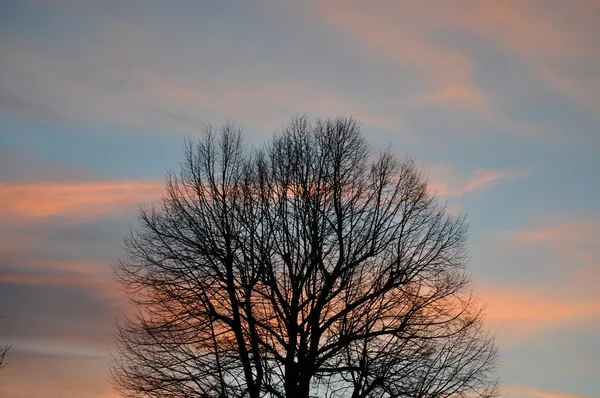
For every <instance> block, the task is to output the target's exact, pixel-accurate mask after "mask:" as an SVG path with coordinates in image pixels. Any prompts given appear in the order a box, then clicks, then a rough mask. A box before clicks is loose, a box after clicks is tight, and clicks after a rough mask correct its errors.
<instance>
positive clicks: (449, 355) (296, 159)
mask: <svg viewBox="0 0 600 398" xmlns="http://www.w3.org/2000/svg"><path fill="white" fill-rule="evenodd" d="M139 220H140V226H139V228H138V229H137V230H136V231H133V232H132V234H131V235H130V236H129V238H128V239H127V240H126V248H127V250H128V257H127V258H126V259H124V260H123V261H122V262H120V263H119V264H118V265H116V267H115V274H116V277H117V279H118V280H119V281H120V283H121V284H122V286H123V287H124V289H125V290H126V292H127V293H128V294H129V297H130V298H131V300H132V302H133V303H134V304H135V306H136V307H137V309H138V313H137V315H136V316H133V317H130V318H127V319H126V320H125V322H124V323H123V324H122V325H120V326H119V330H118V344H119V351H118V354H117V355H116V356H115V361H114V366H113V375H114V383H115V385H116V386H117V388H118V389H120V391H121V392H122V393H124V394H125V395H127V396H132V397H251V398H255V397H279V398H284V397H288V398H289V397H351V398H359V397H364V398H366V397H415V398H416V397H431V398H433V397H436V398H444V397H490V396H493V395H495V394H496V380H495V377H494V368H495V362H496V356H497V350H496V347H495V344H494V342H493V339H492V338H491V337H490V336H489V335H488V334H487V333H486V332H485V331H484V330H483V329H482V318H481V313H480V307H479V306H478V305H477V303H476V302H475V301H474V299H473V297H472V296H471V293H470V285H469V277H468V275H467V274H466V272H465V265H466V258H467V255H466V250H465V240H466V225H465V219H464V217H462V216H459V217H455V216H452V215H449V214H447V212H446V210H445V207H444V206H443V205H440V204H439V203H438V201H437V199H436V198H435V196H434V195H433V194H432V193H431V192H429V191H428V189H427V184H426V181H425V178H424V177H423V175H422V173H421V171H420V170H419V169H418V168H417V167H416V166H415V162H414V161H413V160H412V159H410V158H408V159H399V158H397V157H395V156H394V155H392V154H391V153H389V152H383V153H379V154H373V153H372V152H371V151H370V150H369V148H368V146H367V143H366V141H365V139H364V138H363V136H362V135H361V133H360V129H359V126H358V124H357V123H356V122H355V121H354V120H353V119H351V118H342V117H340V118H337V119H334V120H330V119H327V120H318V121H316V122H315V123H310V122H309V121H308V120H307V118H306V117H302V118H296V119H294V120H292V122H291V123H290V124H289V125H288V126H287V127H285V128H284V129H283V130H282V131H281V132H279V133H278V134H276V135H275V136H274V138H273V139H272V141H271V142H270V143H269V144H268V145H266V146H265V147H264V148H263V149H260V150H251V149H248V146H247V145H246V144H245V143H244V142H243V139H242V133H241V131H240V129H239V128H238V127H237V126H235V125H232V124H228V125H226V126H224V127H223V128H222V129H221V131H220V134H215V133H214V132H213V130H212V129H211V128H210V127H207V128H206V129H205V135H204V138H203V139H201V140H199V141H197V142H188V143H187V144H186V146H185V158H184V161H183V163H182V165H181V171H180V173H179V174H172V175H169V176H168V178H167V182H166V188H165V192H164V197H163V199H162V202H161V204H160V206H158V207H152V208H143V209H142V210H141V215H140V218H139Z"/></svg>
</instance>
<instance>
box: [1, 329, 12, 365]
mask: <svg viewBox="0 0 600 398" xmlns="http://www.w3.org/2000/svg"><path fill="white" fill-rule="evenodd" d="M1 319H2V317H0V320H1ZM8 350H10V346H9V345H5V346H4V347H0V369H2V368H3V367H4V366H6V363H5V362H4V358H5V357H6V353H7V352H8Z"/></svg>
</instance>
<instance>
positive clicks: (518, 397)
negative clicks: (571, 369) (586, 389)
mask: <svg viewBox="0 0 600 398" xmlns="http://www.w3.org/2000/svg"><path fill="white" fill-rule="evenodd" d="M502 391H503V392H504V393H505V394H507V398H591V397H589V396H587V395H580V394H570V393H564V392H557V391H547V390H539V389H536V388H531V387H525V386H522V385H520V384H518V383H514V384H505V385H503V386H502Z"/></svg>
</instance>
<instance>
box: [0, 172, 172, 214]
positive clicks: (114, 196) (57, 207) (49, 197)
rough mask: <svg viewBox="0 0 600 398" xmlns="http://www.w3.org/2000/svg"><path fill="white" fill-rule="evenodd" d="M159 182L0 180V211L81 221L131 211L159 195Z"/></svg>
mask: <svg viewBox="0 0 600 398" xmlns="http://www.w3.org/2000/svg"><path fill="white" fill-rule="evenodd" d="M163 185H164V184H163V183H162V182H154V181H151V182H140V181H99V182H81V183H56V184H18V183H5V184H0V207H1V209H2V210H0V214H1V215H2V216H3V217H5V218H6V219H14V218H18V219H20V220H28V219H40V218H46V217H58V218H60V219H63V220H69V221H70V222H83V221H89V220H92V219H96V218H98V217H100V216H104V215H107V214H111V213H113V214H115V213H116V214H120V213H122V212H124V211H132V210H134V209H136V208H137V206H139V205H140V204H141V203H142V202H151V201H154V200H156V199H159V198H160V194H161V189H162V187H163Z"/></svg>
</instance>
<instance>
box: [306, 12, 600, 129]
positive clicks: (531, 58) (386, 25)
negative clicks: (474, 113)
mask: <svg viewBox="0 0 600 398" xmlns="http://www.w3.org/2000/svg"><path fill="white" fill-rule="evenodd" d="M597 6H598V4H597V3H594V2H592V1H573V2H564V3H560V2H559V3H557V4H553V7H548V5H547V4H546V3H545V2H542V1H520V0H506V1H484V0H483V1H482V0H463V1H455V2H439V1H433V0H431V1H429V0H425V1H419V2H413V1H402V0H401V1H391V0H382V1H375V2H370V3H364V2H360V1H340V0H331V1H327V0H326V1H315V2H314V9H315V10H314V13H315V17H316V18H320V19H322V20H323V22H324V23H325V24H327V25H328V26H333V27H335V28H337V29H339V30H341V31H343V32H345V33H348V34H350V35H351V36H353V37H354V38H356V39H357V40H358V41H359V42H361V43H363V44H365V45H366V46H368V47H370V48H371V49H373V50H374V51H376V52H377V53H379V54H380V55H381V56H383V57H385V58H387V59H391V60H394V61H396V62H399V63H401V64H404V65H407V66H411V67H415V68H417V69H418V70H420V71H424V73H425V78H424V80H423V82H424V84H425V91H424V92H422V93H419V94H417V95H416V96H414V97H413V101H414V102H416V103H417V104H429V105H447V106H453V107H455V106H467V107H472V108H474V109H477V110H479V111H482V110H486V111H489V108H488V106H489V104H488V100H487V98H486V93H485V92H483V91H482V90H481V89H479V88H478V87H476V86H475V84H474V83H473V82H472V79H471V71H472V69H473V66H472V61H471V60H470V59H469V58H468V57H467V56H466V55H465V54H464V53H462V52H461V51H459V50H458V49H456V48H453V47H451V46H450V45H442V44H440V43H439V42H436V41H434V40H432V39H430V37H431V36H432V35H435V34H438V33H439V32H440V31H463V32H464V31H466V32H469V33H471V34H473V35H476V36H478V37H487V38H489V39H491V40H493V41H495V42H496V43H498V44H499V45H500V46H501V47H502V48H504V49H505V50H506V51H507V52H510V53H513V54H515V55H517V56H519V57H520V58H522V59H525V60H527V62H529V63H531V64H532V65H533V66H534V68H537V69H538V70H539V71H540V72H539V73H540V76H541V77H542V78H544V79H545V80H546V81H547V82H548V84H549V85H550V86H551V87H554V88H555V89H557V90H558V91H559V92H561V93H563V94H565V95H568V96H569V97H572V98H575V99H576V100H577V101H578V102H579V103H580V104H581V105H582V106H583V107H585V108H590V109H594V110H598V109H600V108H599V107H600V97H599V96H598V92H600V80H598V79H597V76H585V75H584V74H582V73H572V72H569V69H565V67H564V66H565V65H577V63H580V62H596V61H597V59H598V57H599V56H600V47H598V46H597V43H596V39H595V38H596V37H598V36H600V28H599V26H600V25H598V23H597V19H596V18H595V17H594V16H595V15H597V8H596V7H597ZM487 117H488V118H490V119H492V120H494V119H497V117H494V116H493V115H488V116H487ZM501 122H502V121H501V120H495V123H501ZM501 124H506V123H501ZM504 128H506V126H504Z"/></svg>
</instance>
